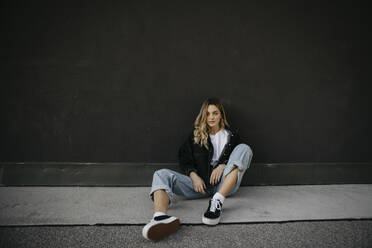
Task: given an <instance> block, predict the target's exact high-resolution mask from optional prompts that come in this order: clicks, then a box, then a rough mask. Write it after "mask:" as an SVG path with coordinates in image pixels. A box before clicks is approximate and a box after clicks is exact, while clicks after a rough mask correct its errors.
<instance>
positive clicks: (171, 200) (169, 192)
mask: <svg viewBox="0 0 372 248" xmlns="http://www.w3.org/2000/svg"><path fill="white" fill-rule="evenodd" d="M159 189H162V190H164V191H165V193H167V195H168V197H169V200H170V203H169V205H168V207H169V206H171V205H172V204H174V203H176V198H175V196H174V193H173V192H172V190H170V189H169V188H168V187H165V186H160V185H159V186H155V187H152V188H151V192H150V193H149V197H150V199H151V200H152V201H154V192H155V191H157V190H159Z"/></svg>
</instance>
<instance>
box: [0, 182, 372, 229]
mask: <svg viewBox="0 0 372 248" xmlns="http://www.w3.org/2000/svg"><path fill="white" fill-rule="evenodd" d="M149 191H150V188H148V187H0V225H1V226H14V225H20V226H23V225H75V224H76V225H95V224H145V223H147V222H148V221H149V219H150V218H151V217H152V213H153V204H152V201H151V200H150V199H149V197H148V193H149ZM207 206H208V198H205V199H196V200H185V199H183V198H180V197H179V198H178V202H177V203H176V204H174V205H172V206H171V207H170V208H169V214H170V215H176V216H178V217H179V218H180V219H181V222H182V223H184V224H200V223H201V216H202V214H203V212H204V211H205V209H206V208H207ZM371 206H372V184H343V185H305V186H304V185H301V186H254V187H253V186H252V187H241V188H240V189H239V191H238V192H237V193H236V194H235V195H234V196H232V197H230V198H227V199H226V201H225V204H224V206H223V213H222V218H221V223H250V222H282V221H284V222H285V221H298V220H336V219H371V218H372V207H371Z"/></svg>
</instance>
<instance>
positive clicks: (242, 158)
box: [149, 144, 253, 205]
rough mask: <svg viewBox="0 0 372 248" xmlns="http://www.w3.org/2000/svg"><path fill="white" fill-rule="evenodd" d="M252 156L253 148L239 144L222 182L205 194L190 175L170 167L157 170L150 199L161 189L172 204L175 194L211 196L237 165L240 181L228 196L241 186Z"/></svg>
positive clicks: (233, 152)
mask: <svg viewBox="0 0 372 248" xmlns="http://www.w3.org/2000/svg"><path fill="white" fill-rule="evenodd" d="M252 156H253V153H252V150H251V148H250V147H249V146H248V145H246V144H239V145H237V146H236V147H235V148H234V150H233V151H232V153H231V155H230V157H229V161H228V162H227V165H226V168H225V170H224V172H223V174H222V177H221V180H220V182H219V183H218V184H217V185H216V186H214V187H213V188H211V189H207V190H205V193H206V194H205V195H203V194H201V193H199V192H196V191H195V190H194V188H193V185H192V180H191V178H190V177H188V176H186V175H184V174H181V173H178V172H176V171H173V170H169V169H161V170H157V171H155V173H154V176H153V180H152V187H151V192H150V194H149V196H150V199H151V200H154V199H153V193H154V192H155V191H156V190H159V189H163V190H165V192H166V193H167V194H168V197H169V199H170V201H171V203H170V205H172V204H173V203H175V196H174V194H176V195H180V196H183V197H185V198H187V199H196V198H203V197H210V196H212V195H214V194H215V193H216V192H218V190H219V189H220V187H221V186H222V183H223V181H224V179H225V177H226V175H227V174H229V173H230V172H231V171H232V170H233V169H234V168H235V167H238V181H237V183H236V184H235V186H234V187H233V188H232V189H231V191H230V192H229V193H228V196H230V195H232V194H234V193H235V192H236V191H237V190H238V188H239V187H240V183H241V181H242V178H243V175H244V173H245V171H246V170H247V169H248V168H249V166H250V164H251V161H252Z"/></svg>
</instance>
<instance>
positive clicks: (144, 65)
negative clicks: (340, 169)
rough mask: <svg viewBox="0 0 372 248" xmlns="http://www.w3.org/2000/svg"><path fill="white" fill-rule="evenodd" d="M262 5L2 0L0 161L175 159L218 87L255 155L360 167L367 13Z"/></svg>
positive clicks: (366, 103) (340, 7)
mask: <svg viewBox="0 0 372 248" xmlns="http://www.w3.org/2000/svg"><path fill="white" fill-rule="evenodd" d="M181 2H184V3H181ZM271 2H272V3H270V2H264V1H257V3H254V2H252V1H221V2H216V1H209V2H203V3H201V2H199V1H198V2H197V3H190V2H189V1H180V2H178V1H171V0H169V1H71V3H67V2H66V1H44V2H42V1H5V0H3V1H1V3H0V4H1V34H2V35H1V46H2V52H1V88H0V90H1V93H0V97H1V106H0V110H1V124H0V125H1V129H0V161H74V162H115V161H116V162H176V161H177V150H178V147H179V145H180V144H181V142H182V141H183V140H184V139H185V138H186V135H187V134H188V133H189V132H190V131H191V128H192V126H193V121H194V119H195V117H196V115H197V113H198V111H199V108H200V105H201V103H202V101H203V100H204V99H205V98H207V97H209V96H217V97H220V98H221V99H222V101H223V102H224V103H225V106H226V109H227V113H228V119H229V120H230V123H231V124H232V126H234V127H236V128H238V129H239V130H240V132H241V135H242V136H243V137H244V139H245V141H246V143H247V144H249V145H251V147H252V149H253V150H254V153H255V157H254V161H255V162H276V163H278V162H340V161H342V162H358V161H359V162H371V158H370V152H371V139H372V133H371V129H370V126H371V124H372V123H371V120H370V117H369V116H370V111H368V109H369V107H371V105H372V104H371V97H372V94H371V91H369V88H368V85H367V84H368V83H370V81H371V75H370V65H371V64H370V56H369V46H370V43H371V39H370V25H369V21H370V17H369V15H370V13H368V9H367V8H366V7H365V6H362V5H361V4H359V3H358V2H356V1H348V2H347V3H346V2H345V3H342V2H339V1H337V2H334V3H332V4H327V3H325V2H324V1H322V2H315V1H304V2H302V3H300V2H301V1H271Z"/></svg>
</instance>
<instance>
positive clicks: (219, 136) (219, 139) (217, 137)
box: [209, 129, 229, 167]
mask: <svg viewBox="0 0 372 248" xmlns="http://www.w3.org/2000/svg"><path fill="white" fill-rule="evenodd" d="M228 135H229V134H228V133H227V131H226V130H225V129H220V130H219V131H218V132H217V133H216V134H214V135H213V134H209V137H210V138H211V142H212V145H213V148H214V149H213V158H212V161H211V165H213V167H214V166H216V164H217V163H218V159H219V158H220V155H221V153H222V150H223V148H224V147H225V145H226V143H227V137H228Z"/></svg>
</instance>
